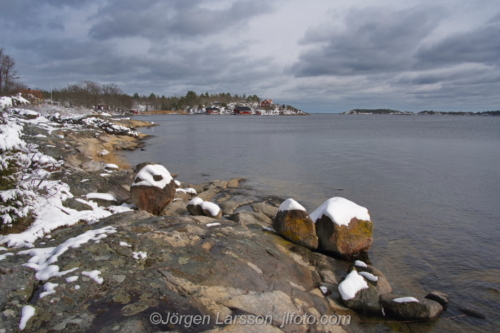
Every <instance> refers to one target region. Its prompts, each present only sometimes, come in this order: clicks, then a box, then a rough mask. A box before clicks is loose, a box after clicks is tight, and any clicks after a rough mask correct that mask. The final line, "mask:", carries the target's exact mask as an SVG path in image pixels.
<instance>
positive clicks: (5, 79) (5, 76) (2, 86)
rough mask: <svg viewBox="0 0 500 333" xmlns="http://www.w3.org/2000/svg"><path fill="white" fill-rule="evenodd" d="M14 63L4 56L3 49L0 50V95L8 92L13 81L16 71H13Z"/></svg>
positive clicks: (11, 59) (9, 57) (15, 78)
mask: <svg viewBox="0 0 500 333" xmlns="http://www.w3.org/2000/svg"><path fill="white" fill-rule="evenodd" d="M15 65H16V62H15V61H14V59H13V58H12V57H11V56H9V55H7V54H5V52H4V49H3V48H0V94H2V93H4V92H6V91H9V90H10V89H11V87H12V85H13V84H14V83H15V81H16V80H17V79H18V77H16V75H17V71H16V70H15V69H14V66H15Z"/></svg>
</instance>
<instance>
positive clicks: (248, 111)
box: [233, 106, 252, 114]
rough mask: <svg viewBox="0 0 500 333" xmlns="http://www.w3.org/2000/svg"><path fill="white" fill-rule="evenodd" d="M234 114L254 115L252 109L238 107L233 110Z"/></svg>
mask: <svg viewBox="0 0 500 333" xmlns="http://www.w3.org/2000/svg"><path fill="white" fill-rule="evenodd" d="M233 113H234V114H252V109H250V108H249V107H248V106H237V107H235V108H234V109H233Z"/></svg>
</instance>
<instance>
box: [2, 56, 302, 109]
mask: <svg viewBox="0 0 500 333" xmlns="http://www.w3.org/2000/svg"><path fill="white" fill-rule="evenodd" d="M15 64H16V63H15V60H14V59H13V58H12V57H11V56H9V55H7V54H6V53H5V50H4V49H3V48H0V96H13V95H16V94H18V93H22V94H23V96H24V97H26V98H28V99H30V98H31V100H36V102H37V103H40V102H42V101H43V100H50V101H52V102H56V103H60V104H61V105H63V106H67V107H77V106H83V107H87V108H97V107H98V106H99V105H105V108H106V109H108V108H109V110H113V111H129V110H131V109H132V108H134V107H136V106H138V105H141V106H143V108H145V111H151V110H186V109H187V108H194V109H201V108H203V107H208V106H211V105H214V104H216V103H217V106H220V107H226V106H227V104H229V103H242V104H243V103H259V102H260V101H261V98H260V97H259V96H257V95H248V96H247V95H246V94H243V95H238V94H230V93H215V94H209V93H208V92H205V93H201V94H197V93H196V92H194V91H188V92H187V93H186V95H184V96H170V97H166V96H165V95H162V96H160V95H156V94H154V93H151V94H149V96H147V95H139V94H138V93H135V94H133V95H132V96H131V95H128V94H126V93H124V92H123V91H122V90H121V89H120V88H119V87H118V86H117V85H116V84H114V83H105V84H102V83H99V82H94V81H81V82H78V83H73V84H69V85H68V86H66V87H64V88H61V89H53V90H51V91H49V90H44V89H29V88H28V86H26V85H25V84H23V83H22V82H21V81H20V80H19V79H20V78H19V77H18V76H17V71H16V70H15ZM282 107H283V108H288V109H291V110H296V109H295V108H294V107H292V106H290V105H283V106H282Z"/></svg>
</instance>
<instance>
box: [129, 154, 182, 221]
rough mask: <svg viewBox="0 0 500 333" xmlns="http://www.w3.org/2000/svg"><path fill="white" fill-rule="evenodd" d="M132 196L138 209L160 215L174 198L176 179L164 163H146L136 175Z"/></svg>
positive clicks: (131, 190) (131, 189) (131, 191)
mask: <svg viewBox="0 0 500 333" xmlns="http://www.w3.org/2000/svg"><path fill="white" fill-rule="evenodd" d="M130 197H131V199H132V202H133V203H134V204H135V205H136V206H137V208H138V209H140V210H144V211H147V212H149V213H151V214H154V215H159V214H160V213H161V211H162V210H163V209H164V208H165V206H167V205H168V204H169V203H171V202H172V201H173V200H174V197H175V182H174V179H173V178H172V176H171V175H170V173H169V172H168V170H167V169H165V167H163V166H162V165H159V164H149V165H146V166H144V167H143V168H142V169H141V170H140V171H139V173H138V174H137V176H136V177H135V179H134V182H133V183H132V186H131V188H130Z"/></svg>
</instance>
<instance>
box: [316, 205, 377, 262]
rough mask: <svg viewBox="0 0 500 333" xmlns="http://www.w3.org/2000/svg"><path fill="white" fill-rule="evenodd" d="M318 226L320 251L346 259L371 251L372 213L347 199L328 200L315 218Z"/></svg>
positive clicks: (318, 210) (317, 210) (317, 211)
mask: <svg viewBox="0 0 500 333" xmlns="http://www.w3.org/2000/svg"><path fill="white" fill-rule="evenodd" d="M310 216H311V219H312V220H313V221H314V222H315V223H316V234H317V235H318V240H319V248H320V249H321V250H323V251H325V252H329V253H332V254H333V255H336V256H339V257H341V258H344V259H353V258H356V257H357V256H359V255H360V254H361V253H363V252H367V251H368V249H369V248H370V246H371V244H372V243H373V238H372V232H373V223H372V222H371V219H370V214H369V212H368V210H367V209H366V208H364V207H361V206H359V205H357V204H355V203H354V202H352V201H349V200H347V199H344V198H340V197H334V198H331V199H328V200H327V201H325V202H324V203H323V204H322V205H321V206H320V207H319V208H318V209H316V210H315V211H314V212H313V213H312V214H311V215H310Z"/></svg>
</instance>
